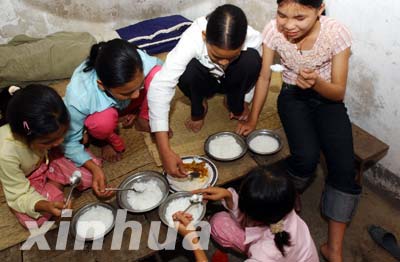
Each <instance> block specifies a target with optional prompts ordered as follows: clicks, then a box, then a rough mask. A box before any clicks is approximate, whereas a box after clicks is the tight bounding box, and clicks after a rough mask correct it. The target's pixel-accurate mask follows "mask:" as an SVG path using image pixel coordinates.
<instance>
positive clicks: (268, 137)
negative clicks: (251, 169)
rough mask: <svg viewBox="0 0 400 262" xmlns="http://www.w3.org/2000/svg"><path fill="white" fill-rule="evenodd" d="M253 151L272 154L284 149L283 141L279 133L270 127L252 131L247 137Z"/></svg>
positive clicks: (260, 153)
mask: <svg viewBox="0 0 400 262" xmlns="http://www.w3.org/2000/svg"><path fill="white" fill-rule="evenodd" d="M246 142H247V145H248V147H249V149H250V151H251V152H253V153H255V154H259V155H271V154H275V153H277V152H278V151H279V150H281V149H282V141H281V138H280V137H279V135H278V134H277V133H275V132H274V131H272V130H268V129H259V130H254V131H253V132H251V133H250V134H249V135H248V136H247V138H246Z"/></svg>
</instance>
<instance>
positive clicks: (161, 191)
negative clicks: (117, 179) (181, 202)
mask: <svg viewBox="0 0 400 262" xmlns="http://www.w3.org/2000/svg"><path fill="white" fill-rule="evenodd" d="M119 188H134V189H135V190H136V191H134V190H125V191H118V192H117V202H118V204H119V206H120V207H122V208H125V209H127V210H128V211H130V212H133V213H143V212H147V211H150V210H153V209H154V208H156V207H158V206H159V205H160V204H161V203H162V202H164V201H165V199H167V197H168V192H169V184H168V181H167V179H166V178H165V176H163V175H162V174H161V173H159V172H156V171H142V172H138V173H135V174H132V175H130V176H128V177H127V178H126V179H125V180H124V181H122V183H121V184H120V185H119Z"/></svg>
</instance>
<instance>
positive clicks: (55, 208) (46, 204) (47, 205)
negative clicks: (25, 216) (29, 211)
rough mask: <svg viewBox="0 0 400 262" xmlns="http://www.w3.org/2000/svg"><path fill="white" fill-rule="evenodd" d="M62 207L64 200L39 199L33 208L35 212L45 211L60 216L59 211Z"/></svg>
mask: <svg viewBox="0 0 400 262" xmlns="http://www.w3.org/2000/svg"><path fill="white" fill-rule="evenodd" d="M63 208H64V202H58V201H57V202H52V201H47V200H39V201H38V202H37V203H36V204H35V210H36V211H37V212H46V213H49V214H52V215H53V216H56V217H59V216H61V211H62V210H63Z"/></svg>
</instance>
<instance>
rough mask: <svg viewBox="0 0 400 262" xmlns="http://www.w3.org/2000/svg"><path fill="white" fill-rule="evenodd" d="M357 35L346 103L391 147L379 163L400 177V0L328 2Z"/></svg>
mask: <svg viewBox="0 0 400 262" xmlns="http://www.w3.org/2000/svg"><path fill="white" fill-rule="evenodd" d="M325 2H326V5H327V10H328V15H329V16H332V17H335V18H337V19H338V20H339V21H341V22H343V23H344V24H346V25H347V26H348V27H349V28H350V30H351V31H352V33H353V37H354V43H353V47H352V56H351V60H350V75H349V80H348V85H347V86H348V90H347V97H346V104H347V106H348V108H349V113H350V117H351V119H352V121H353V122H355V123H357V124H358V125H360V126H361V127H362V128H364V129H366V130H367V131H369V132H370V133H372V134H374V135H375V136H377V137H379V138H380V139H382V140H383V141H385V142H386V143H387V144H389V145H390V150H389V154H388V155H387V156H386V157H385V158H384V159H383V160H382V161H381V162H380V163H381V164H382V165H383V166H384V167H386V168H387V169H389V171H391V172H393V173H394V174H396V175H398V176H399V177H400V88H399V85H400V34H399V33H400V29H399V28H400V1H399V0H384V1H379V0H351V1H349V0H325Z"/></svg>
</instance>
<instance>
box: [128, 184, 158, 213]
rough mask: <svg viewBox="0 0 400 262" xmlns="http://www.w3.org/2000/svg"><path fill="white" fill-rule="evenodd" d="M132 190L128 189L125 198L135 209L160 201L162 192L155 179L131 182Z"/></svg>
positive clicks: (150, 205) (142, 208)
mask: <svg viewBox="0 0 400 262" xmlns="http://www.w3.org/2000/svg"><path fill="white" fill-rule="evenodd" d="M133 188H134V189H135V190H137V191H139V192H135V191H133V190H130V191H128V193H127V200H128V203H129V205H130V206H131V207H132V208H133V209H135V210H139V211H140V210H146V209H149V208H152V207H154V206H155V205H157V204H158V203H160V201H161V199H162V198H163V193H162V191H161V189H160V187H159V186H158V183H157V181H155V180H149V181H147V182H138V183H135V184H133Z"/></svg>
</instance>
